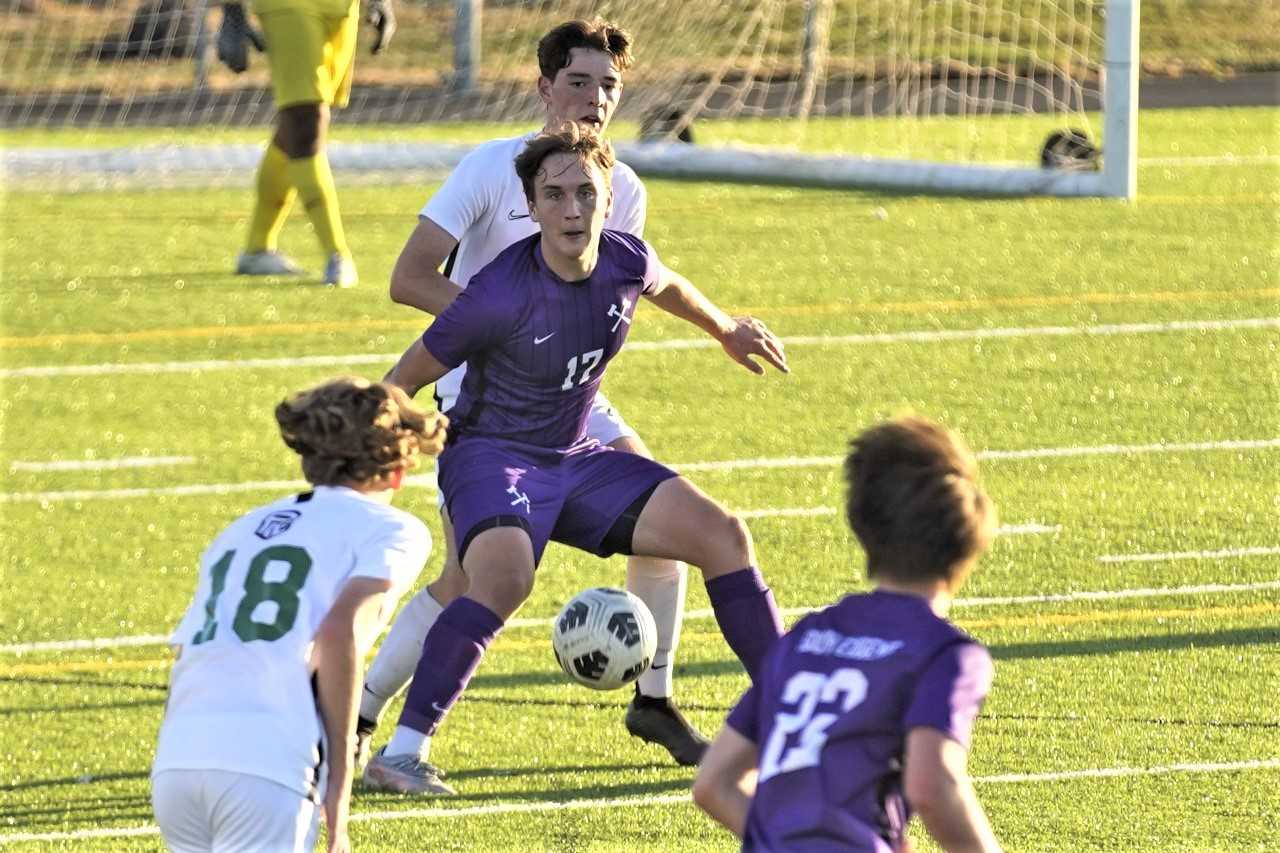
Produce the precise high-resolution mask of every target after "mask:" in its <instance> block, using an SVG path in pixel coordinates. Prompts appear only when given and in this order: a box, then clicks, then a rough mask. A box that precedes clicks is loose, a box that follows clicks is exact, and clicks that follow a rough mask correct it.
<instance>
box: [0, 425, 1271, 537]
mask: <svg viewBox="0 0 1280 853" xmlns="http://www.w3.org/2000/svg"><path fill="white" fill-rule="evenodd" d="M1272 448H1280V438H1263V439H1238V440H1237V439H1228V440H1225V441H1194V442H1183V443H1160V444H1103V445H1098V446H1094V447H1032V448H1027V449H1023V450H980V451H978V453H977V457H978V459H980V460H1020V459H1054V458H1069V457H1073V456H1137V455H1144V454H1149V453H1192V452H1201V451H1218V450H1269V449H1272ZM842 464H844V457H843V456H783V457H777V458H773V459H768V458H757V459H725V460H720V461H716V462H676V463H671V467H672V468H675V469H676V470H677V471H680V472H681V473H688V472H694V471H735V470H740V469H768V468H839V466H840V465H842ZM404 484H405V485H406V486H410V487H413V488H420V489H426V490H427V491H435V488H436V486H435V477H434V475H432V474H415V475H413V476H411V477H406V478H405V480H404ZM308 488H310V486H309V484H308V483H307V482H306V481H305V480H255V481H250V482H244V483H194V484H191V485H186V486H139V487H136V488H126V489H68V490H62V491H48V492H0V504H5V503H56V502H59V501H90V500H126V499H131V498H147V497H156V496H169V497H190V496H198V495H223V494H232V493H236V492H265V491H282V492H288V491H303V490H305V489H308ZM834 512H835V511H834V510H832V509H831V508H829V507H798V508H786V507H784V508H778V509H763V510H745V511H743V515H744V517H745V518H756V517H762V516H766V515H793V516H802V517H803V516H807V515H813V516H818V515H831V514H833V513H834ZM1117 562H1119V561H1117Z"/></svg>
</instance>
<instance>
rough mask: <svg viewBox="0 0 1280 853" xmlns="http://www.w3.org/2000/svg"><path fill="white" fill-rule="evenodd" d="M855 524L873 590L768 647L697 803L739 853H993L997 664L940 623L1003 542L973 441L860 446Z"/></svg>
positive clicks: (874, 439)
mask: <svg viewBox="0 0 1280 853" xmlns="http://www.w3.org/2000/svg"><path fill="white" fill-rule="evenodd" d="M844 470H845V479H846V481H847V483H848V487H849V492H848V503H847V510H846V514H847V519H848V522H849V526H850V527H852V528H853V532H854V534H855V535H856V536H857V537H858V541H859V542H860V543H861V544H862V547H863V549H864V550H865V551H866V554H867V574H868V576H869V577H870V578H871V580H872V581H873V582H874V583H875V589H874V591H872V592H870V593H866V594H859V595H849V596H847V597H845V598H843V599H841V600H840V601H838V602H836V603H835V604H834V605H832V606H830V607H828V608H826V609H825V610H821V611H818V612H817V613H813V614H811V615H809V616H807V617H805V618H804V619H803V620H801V621H800V622H799V623H797V624H796V626H795V627H794V628H792V630H791V631H790V632H789V633H787V634H786V636H784V637H783V638H782V639H781V640H779V641H778V642H777V643H775V644H774V646H773V648H772V650H771V651H770V652H769V654H768V655H767V656H766V657H765V661H764V663H763V664H762V666H761V668H760V670H759V672H757V673H756V676H755V678H754V679H753V684H752V686H751V688H750V689H748V690H747V692H746V693H745V694H744V695H743V696H742V698H741V699H740V700H739V702H738V704H737V706H735V707H734V709H733V710H732V711H731V712H730V714H729V718H728V720H727V723H726V725H725V727H724V729H723V730H722V731H721V733H720V735H719V737H717V738H716V740H715V741H714V742H713V743H712V745H711V748H710V749H709V750H708V751H707V754H706V756H705V757H704V759H703V762H702V765H701V767H700V768H699V770H698V776H697V779H696V780H695V781H694V783H693V799H694V802H696V803H697V804H698V805H699V806H700V807H701V808H702V809H703V810H705V811H706V812H707V813H708V814H710V815H711V816H712V817H713V818H715V819H716V820H717V821H719V822H720V823H722V824H724V825H725V826H726V827H728V828H729V829H730V830H731V831H733V833H734V834H736V835H737V836H738V837H739V838H741V839H742V849H743V850H752V851H763V850H804V851H836V850H841V851H874V852H875V853H890V851H905V850H909V849H910V845H909V842H908V839H907V835H906V825H907V821H908V820H909V819H910V817H911V815H912V813H913V812H915V813H918V814H919V815H920V817H921V818H922V819H923V821H924V825H925V828H926V829H928V831H929V833H930V834H931V835H932V836H933V837H934V839H935V840H936V841H937V842H938V843H939V844H940V845H941V846H942V847H943V849H945V850H948V851H957V850H965V851H998V850H999V849H1000V846H999V844H998V843H997V841H996V838H995V835H994V834H993V833H992V831H991V826H990V824H989V823H988V822H987V817H986V814H985V813H984V812H983V810H982V806H981V804H980V803H979V802H978V798H977V795H976V794H975V793H974V790H973V784H972V782H971V781H970V779H969V775H968V770H967V764H968V756H969V736H970V733H971V732H972V730H973V723H974V719H975V718H976V717H977V715H978V710H979V708H980V707H981V705H982V701H983V699H984V698H985V697H986V695H987V691H988V690H989V689H990V687H991V679H992V675H993V668H992V663H991V656H990V654H988V652H987V650H986V649H985V648H984V647H983V646H982V645H981V644H979V643H978V642H977V641H975V640H974V639H973V638H972V637H969V636H968V635H967V634H965V633H964V632H963V631H961V630H960V629H958V628H956V627H955V626H954V625H952V624H951V623H950V622H948V621H947V620H946V615H947V611H948V609H949V608H950V606H951V602H952V598H953V596H954V595H955V593H956V590H957V589H959V587H960V585H961V584H962V583H963V582H964V580H965V578H966V577H968V575H969V572H970V570H971V569H972V568H973V566H974V564H975V562H976V561H977V559H978V557H979V555H980V554H981V553H982V552H983V551H985V550H986V548H987V545H988V544H989V543H990V541H991V537H992V535H993V533H994V531H995V524H996V520H995V519H996V512H995V507H994V506H993V505H992V503H991V501H990V500H989V499H988V498H987V496H986V495H985V494H984V493H983V492H982V489H981V488H979V486H978V483H977V463H976V462H975V461H974V457H973V454H972V453H970V452H969V450H968V448H967V447H965V445H964V444H963V442H961V440H960V439H959V438H958V437H957V436H956V435H955V434H953V433H951V432H949V431H948V430H946V429H944V428H943V427H940V426H938V425H937V424H934V423H931V422H929V421H926V420H923V419H920V418H904V419H901V420H897V421H893V422H890V423H885V424H881V425H879V426H877V427H874V428H872V429H870V430H868V431H867V432H864V433H863V434H862V435H861V436H859V437H858V438H856V439H855V440H854V441H853V444H852V448H851V452H850V454H849V457H848V459H847V460H846V461H845V466H844Z"/></svg>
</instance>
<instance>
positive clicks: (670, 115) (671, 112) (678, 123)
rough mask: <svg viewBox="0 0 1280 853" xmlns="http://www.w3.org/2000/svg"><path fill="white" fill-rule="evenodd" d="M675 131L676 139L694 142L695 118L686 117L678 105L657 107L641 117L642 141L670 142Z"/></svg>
mask: <svg viewBox="0 0 1280 853" xmlns="http://www.w3.org/2000/svg"><path fill="white" fill-rule="evenodd" d="M673 132H674V133H675V138H676V139H678V140H680V141H681V142H687V143H689V144H690V145H692V144H693V118H692V117H689V118H685V114H684V112H683V111H682V110H680V109H679V108H678V107H655V108H654V109H652V110H649V112H647V113H645V115H644V118H642V119H640V141H641V142H668V141H670V139H671V135H672V133H673Z"/></svg>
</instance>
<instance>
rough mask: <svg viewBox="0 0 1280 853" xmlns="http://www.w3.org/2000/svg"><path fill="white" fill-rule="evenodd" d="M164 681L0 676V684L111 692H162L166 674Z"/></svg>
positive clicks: (166, 683)
mask: <svg viewBox="0 0 1280 853" xmlns="http://www.w3.org/2000/svg"><path fill="white" fill-rule="evenodd" d="M165 678H166V680H165V681H156V682H152V681H112V680H111V679H107V678H95V677H93V676H86V677H84V678H66V677H50V676H47V675H9V676H0V684H4V683H11V684H48V685H50V686H52V687H107V688H110V689H112V690H118V689H120V688H122V687H124V688H128V689H130V690H159V691H160V692H162V693H163V692H164V691H166V690H168V689H169V684H168V680H167V678H168V676H167V674H166V676H165Z"/></svg>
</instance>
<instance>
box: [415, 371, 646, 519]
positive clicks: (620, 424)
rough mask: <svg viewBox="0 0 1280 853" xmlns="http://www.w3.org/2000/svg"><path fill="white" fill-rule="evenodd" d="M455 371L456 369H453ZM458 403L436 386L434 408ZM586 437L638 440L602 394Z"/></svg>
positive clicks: (590, 417)
mask: <svg viewBox="0 0 1280 853" xmlns="http://www.w3.org/2000/svg"><path fill="white" fill-rule="evenodd" d="M455 369H456V368H455ZM456 402H458V395H457V394H456V393H454V394H448V395H447V396H445V395H444V389H443V388H441V386H440V385H439V384H437V385H436V406H437V407H439V409H440V411H442V412H447V411H449V410H450V409H452V408H453V404H454V403H456ZM587 436H588V437H590V438H594V439H595V440H596V441H598V442H600V443H601V444H613V443H614V442H615V441H617V440H618V439H620V438H639V437H640V436H639V435H637V434H636V431H635V430H633V429H632V428H631V425H630V424H628V423H627V422H626V421H624V420H623V419H622V415H620V414H618V410H617V409H615V408H614V407H613V405H612V404H611V403H610V402H609V398H608V397H606V396H605V395H604V394H603V393H597V394H596V398H595V400H593V401H592V403H591V414H589V415H587ZM439 486H440V481H439V480H436V506H439V507H443V506H444V493H443V492H441V491H440V488H439Z"/></svg>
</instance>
